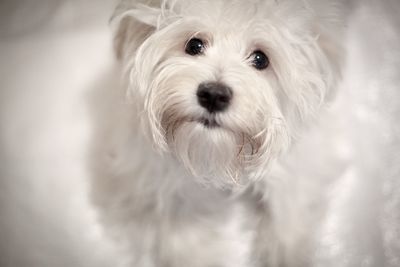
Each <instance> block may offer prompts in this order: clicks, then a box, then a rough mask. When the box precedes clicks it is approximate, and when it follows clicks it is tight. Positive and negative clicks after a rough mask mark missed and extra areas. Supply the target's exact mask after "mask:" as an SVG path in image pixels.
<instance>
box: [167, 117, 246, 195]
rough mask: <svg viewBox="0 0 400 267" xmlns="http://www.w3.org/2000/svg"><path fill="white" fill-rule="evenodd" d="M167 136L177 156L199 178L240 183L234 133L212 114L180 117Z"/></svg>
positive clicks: (215, 182)
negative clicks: (185, 118)
mask: <svg viewBox="0 0 400 267" xmlns="http://www.w3.org/2000/svg"><path fill="white" fill-rule="evenodd" d="M167 140H168V146H169V147H170V149H171V150H172V151H173V153H174V154H175V156H176V157H177V159H178V160H179V161H180V162H181V163H182V164H183V165H184V166H185V168H186V169H187V170H188V171H189V172H190V173H191V174H193V176H194V177H195V178H196V179H197V180H198V181H199V182H201V183H203V184H206V185H212V186H215V187H219V188H231V187H232V186H234V185H238V184H241V183H243V181H242V180H241V176H242V175H241V172H242V164H241V163H242V162H241V161H240V155H239V154H240V146H241V144H240V141H239V140H238V137H237V134H235V133H234V132H232V131H230V130H229V129H227V128H225V127H224V125H223V124H222V123H221V122H218V121H217V120H215V119H214V118H212V117H202V118H199V119H191V120H186V121H183V122H181V123H180V124H179V125H176V126H175V129H174V131H173V134H172V135H171V134H170V135H169V136H168V138H167Z"/></svg>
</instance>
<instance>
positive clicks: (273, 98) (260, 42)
mask: <svg viewBox="0 0 400 267" xmlns="http://www.w3.org/2000/svg"><path fill="white" fill-rule="evenodd" d="M144 2H145V3H144ZM340 14H342V11H341V9H340V5H339V4H337V3H336V2H335V3H334V2H333V1H320V0H299V1H295V0H263V1H262V0H251V1H244V0H232V1H227V0H208V1H206V0H175V1H174V0H165V1H157V0H155V1H143V3H138V1H125V2H123V3H121V4H120V5H119V6H118V8H117V11H116V13H115V16H114V18H113V22H114V23H115V25H116V34H115V49H116V54H117V57H118V59H119V67H118V68H117V72H120V71H122V73H123V75H122V76H123V79H122V82H121V84H120V86H119V87H120V88H122V90H117V89H115V88H114V89H113V90H115V91H114V92H117V94H116V97H115V99H111V98H109V99H108V100H107V101H109V103H111V106H112V110H109V111H108V112H109V114H107V115H110V114H111V113H112V114H111V119H110V121H109V123H108V124H106V127H107V130H108V131H107V132H106V133H104V134H103V135H102V136H101V138H99V139H98V142H97V147H101V150H96V153H101V154H100V155H101V156H102V160H101V161H98V162H96V172H97V175H96V177H95V178H94V180H93V188H94V189H93V199H94V201H95V203H96V204H97V205H98V207H99V210H100V215H101V218H102V220H103V222H104V224H105V227H106V228H107V229H108V230H109V231H110V233H112V234H113V235H114V237H115V239H116V240H118V242H120V243H121V245H122V246H123V248H124V249H126V250H127V251H128V253H129V254H130V255H131V259H130V260H129V264H131V266H138V267H156V266H157V267H266V266H268V267H270V266H309V264H310V263H309V259H310V257H311V256H310V255H311V254H312V252H313V249H312V245H313V239H314V236H313V234H314V233H315V231H312V230H313V228H314V227H317V225H316V221H318V220H317V219H316V218H317V217H318V216H320V215H322V212H321V210H322V207H323V204H322V203H323V201H322V197H321V194H322V193H318V192H319V188H320V185H321V184H322V183H324V181H322V180H321V179H320V178H319V177H318V175H315V177H313V175H310V174H315V173H313V172H309V171H304V170H303V171H302V166H301V164H302V163H301V162H302V158H299V157H298V155H299V153H298V151H299V150H302V153H301V154H300V155H303V156H304V155H306V153H307V151H306V150H307V145H304V144H302V143H301V140H302V138H303V136H304V135H306V134H308V131H309V127H310V125H311V124H312V123H313V122H315V121H316V117H317V116H316V115H318V114H319V113H320V112H322V111H321V109H322V108H323V107H324V104H325V103H328V102H329V100H330V99H331V98H332V97H333V96H334V92H335V87H336V84H337V81H338V78H339V77H340V70H339V69H340V62H341V58H342V55H343V51H342V48H341V43H342V40H343V36H342V31H341V29H342V25H341V23H340V21H342V19H341V17H340ZM109 89H110V88H109ZM126 92H128V100H129V101H126V98H125V96H126ZM104 120H106V119H105V118H104ZM318 160H319V159H315V164H316V165H317V164H318V162H319V161H318ZM308 175H310V176H309V177H308ZM305 176H306V177H305ZM316 192H317V193H316Z"/></svg>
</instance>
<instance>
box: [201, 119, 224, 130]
mask: <svg viewBox="0 0 400 267" xmlns="http://www.w3.org/2000/svg"><path fill="white" fill-rule="evenodd" d="M198 122H199V123H201V124H203V125H204V127H206V128H217V127H220V125H219V123H218V122H217V121H216V120H215V117H209V118H206V117H202V118H200V119H198Z"/></svg>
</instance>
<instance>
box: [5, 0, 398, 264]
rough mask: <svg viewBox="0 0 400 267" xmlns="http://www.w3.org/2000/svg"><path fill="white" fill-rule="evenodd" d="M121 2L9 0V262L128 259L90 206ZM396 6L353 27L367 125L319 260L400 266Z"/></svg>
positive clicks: (353, 86)
mask: <svg viewBox="0 0 400 267" xmlns="http://www.w3.org/2000/svg"><path fill="white" fill-rule="evenodd" d="M114 4H115V3H114V1H111V0H109V1H107V0H92V1H89V0H36V1H29V0H19V1H13V0H1V1H0V266H1V267H36V266H37V267H39V266H40V267H62V266H65V267H67V266H68V267H71V266H74V267H80V266H82V267H83V266H113V267H114V266H122V265H123V258H122V257H119V256H117V255H118V254H117V251H116V250H115V249H114V248H113V246H112V243H111V241H109V240H107V238H106V237H105V236H104V234H103V232H102V230H101V228H100V227H99V225H98V223H97V222H96V217H95V213H94V211H93V209H92V208H91V207H90V202H89V199H88V190H89V184H88V182H89V180H88V171H87V168H86V164H87V155H88V143H89V141H90V129H91V128H90V116H89V111H88V108H87V99H86V98H85V96H86V95H87V93H88V91H89V90H90V89H91V88H92V86H93V84H94V83H95V82H96V80H98V79H99V76H101V75H102V73H104V72H106V71H107V69H108V68H109V67H110V66H111V65H112V62H113V57H112V52H111V34H110V32H111V30H110V28H109V25H108V20H109V17H110V14H111V13H112V10H113V7H114ZM398 14H400V2H399V1H398V0H387V1H381V2H379V1H376V2H373V1H363V2H362V4H361V6H360V7H359V8H358V9H357V11H356V12H355V13H354V15H353V18H352V20H351V23H350V25H349V30H350V34H349V40H348V42H347V46H348V49H349V57H348V66H347V68H346V72H345V75H344V84H343V86H342V90H343V91H342V93H341V94H340V95H339V96H338V99H339V100H340V101H341V105H352V106H354V112H353V113H352V114H348V116H344V118H345V119H344V120H345V121H344V122H343V124H344V125H347V126H348V127H349V128H351V127H353V128H354V129H355V128H357V129H356V130H354V131H353V130H351V129H347V131H348V132H347V136H349V142H350V143H351V144H352V146H353V147H352V148H353V149H354V150H355V151H356V153H355V156H354V157H353V158H352V160H353V163H352V164H354V168H353V171H352V172H350V173H349V175H348V178H346V177H345V178H343V181H341V183H340V184H338V188H336V189H334V190H336V191H334V190H333V191H332V192H333V193H332V194H333V196H332V203H331V205H330V210H329V213H328V214H329V216H328V218H327V220H326V222H325V226H324V228H323V229H322V233H321V236H323V237H324V238H322V240H321V246H320V249H319V251H318V252H317V255H316V260H315V262H316V266H321V267H325V266H335V267H336V266H348V267H356V266H376V267H382V266H390V267H394V266H400V181H399V180H400V176H399V173H400V167H399V166H400V152H399V151H400V127H399V125H398V124H399V122H400V87H399V85H400V16H399V15H398ZM338 106H339V107H340V105H338ZM362 133H365V135H364V134H362ZM335 192H337V193H335Z"/></svg>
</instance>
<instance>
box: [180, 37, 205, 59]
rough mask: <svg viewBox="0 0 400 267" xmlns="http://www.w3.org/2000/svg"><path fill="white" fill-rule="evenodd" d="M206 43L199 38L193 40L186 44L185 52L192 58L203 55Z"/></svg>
mask: <svg viewBox="0 0 400 267" xmlns="http://www.w3.org/2000/svg"><path fill="white" fill-rule="evenodd" d="M204 47H205V45H204V42H203V41H202V40H200V39H198V38H192V39H190V40H189V41H188V42H187V43H186V47H185V52H186V54H189V55H191V56H195V55H199V54H203V52H204Z"/></svg>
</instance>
